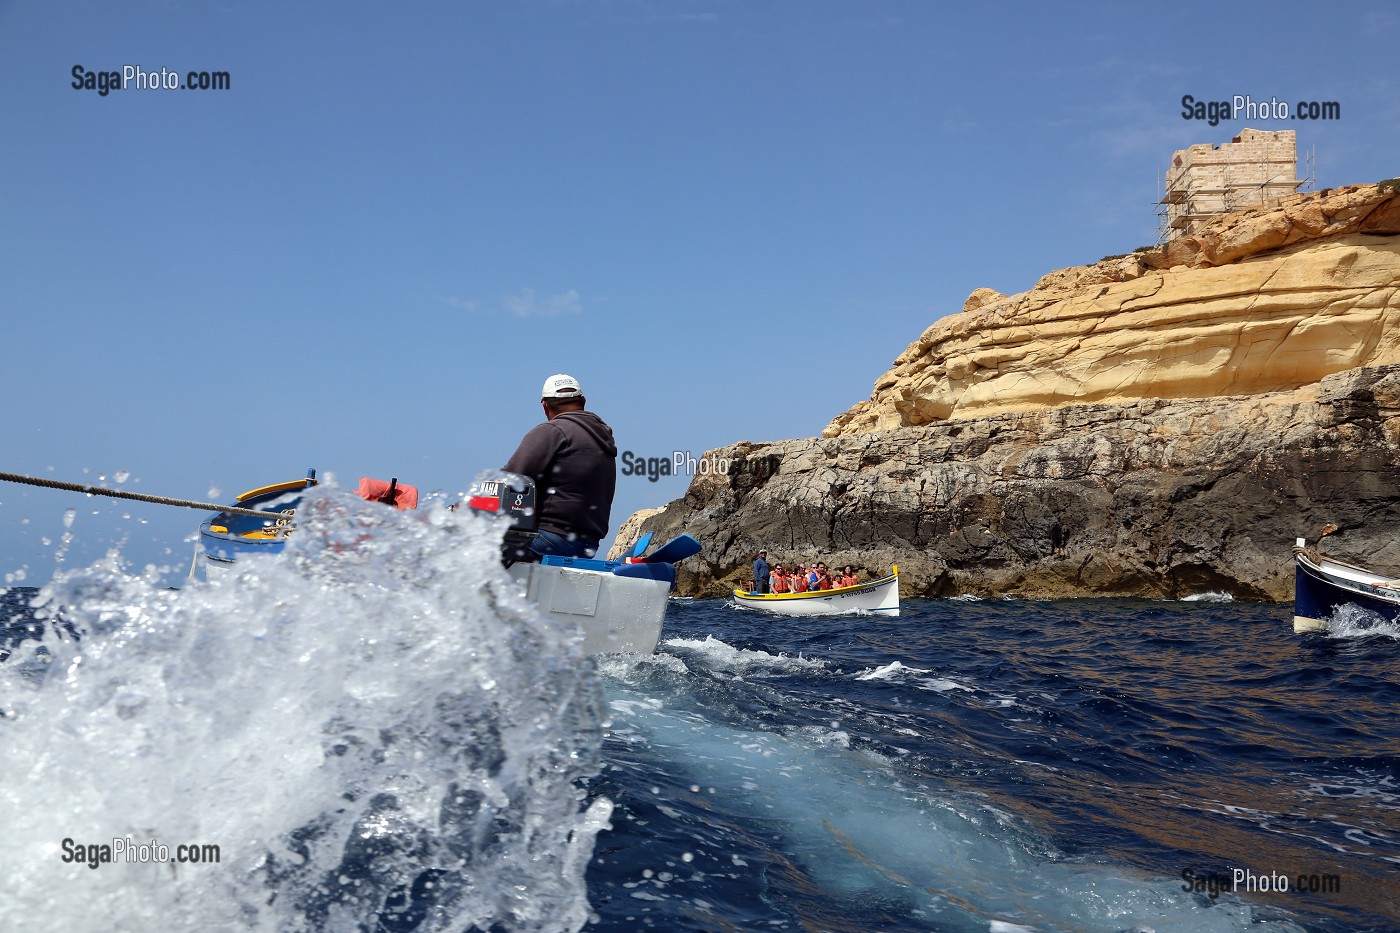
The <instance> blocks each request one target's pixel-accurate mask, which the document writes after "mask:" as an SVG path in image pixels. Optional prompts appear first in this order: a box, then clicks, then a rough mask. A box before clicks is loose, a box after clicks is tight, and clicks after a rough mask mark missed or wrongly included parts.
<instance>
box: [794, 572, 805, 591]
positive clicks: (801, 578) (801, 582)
mask: <svg viewBox="0 0 1400 933" xmlns="http://www.w3.org/2000/svg"><path fill="white" fill-rule="evenodd" d="M792 591H793V592H794V593H805V592H807V577H806V576H805V575H803V574H800V573H798V574H794V575H793V578H792Z"/></svg>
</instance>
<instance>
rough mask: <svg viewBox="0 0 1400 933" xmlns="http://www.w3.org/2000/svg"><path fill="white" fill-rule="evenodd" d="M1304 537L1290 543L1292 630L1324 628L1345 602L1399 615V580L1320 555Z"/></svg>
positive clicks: (1389, 615) (1386, 614) (1393, 616)
mask: <svg viewBox="0 0 1400 933" xmlns="http://www.w3.org/2000/svg"><path fill="white" fill-rule="evenodd" d="M1306 545H1307V542H1306V540H1305V539H1303V538H1299V539H1298V543H1297V544H1296V545H1294V547H1293V631H1294V632H1297V633H1300V634H1301V633H1304V632H1323V631H1326V630H1327V624H1328V621H1329V620H1330V619H1331V618H1332V616H1333V615H1334V614H1335V613H1336V611H1337V610H1338V609H1339V608H1341V607H1342V606H1344V605H1348V604H1350V605H1353V606H1358V607H1360V608H1362V609H1365V610H1367V611H1369V612H1374V613H1376V614H1377V615H1379V616H1381V617H1382V618H1384V619H1389V620H1392V621H1394V620H1396V619H1400V580H1397V579H1395V578H1394V577H1389V576H1384V575H1382V574H1378V573H1374V572H1372V571H1370V570H1367V569H1365V568H1363V567H1356V566H1354V565H1352V564H1347V563H1343V562H1342V561H1339V560H1333V559H1331V558H1330V557H1323V556H1321V555H1320V554H1318V552H1317V550H1316V549H1310V548H1308V547H1307V546H1306Z"/></svg>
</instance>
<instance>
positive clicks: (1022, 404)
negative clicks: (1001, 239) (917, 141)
mask: <svg viewBox="0 0 1400 933" xmlns="http://www.w3.org/2000/svg"><path fill="white" fill-rule="evenodd" d="M1397 234H1400V194H1397V192H1396V190H1395V186H1394V185H1389V184H1387V185H1366V186H1355V187H1350V188H1343V189H1338V190H1336V191H1326V192H1319V193H1316V194H1309V195H1297V196H1293V197H1290V198H1286V199H1285V200H1284V202H1283V203H1282V205H1281V206H1280V207H1278V208H1275V209H1273V210H1262V209H1261V210H1253V211H1245V212H1240V213H1237V214H1232V215H1228V216H1225V217H1222V218H1220V219H1219V220H1217V221H1215V222H1214V223H1213V224H1211V225H1208V226H1203V227H1200V228H1198V229H1197V230H1196V231H1195V232H1194V233H1193V234H1192V235H1190V236H1186V237H1182V238H1180V239H1178V240H1176V241H1173V242H1172V243H1171V244H1169V245H1168V246H1164V247H1160V248H1157V249H1152V250H1143V251H1139V252H1137V253H1133V254H1131V255H1127V256H1119V257H1111V258H1107V259H1104V260H1102V261H1100V262H1098V263H1095V264H1093V265H1089V266H1079V267H1075V268H1072V269H1062V270H1059V271H1057V272H1052V273H1050V274H1048V275H1046V276H1044V277H1042V278H1041V279H1040V281H1039V282H1038V283H1037V284H1036V286H1035V287H1034V288H1032V289H1031V290H1030V291H1028V292H1024V293H1022V294H1019V295H1010V296H1005V295H1001V294H999V293H997V292H995V291H993V290H991V289H978V290H977V291H975V292H973V294H972V295H971V296H969V298H968V300H967V303H966V305H965V306H964V310H963V311H962V312H961V313H958V314H953V315H950V316H948V317H946V318H943V319H942V320H939V321H937V322H935V323H934V324H933V325H932V326H931V327H929V328H928V329H927V330H926V331H925V332H924V334H923V335H922V336H921V337H920V338H919V339H918V340H916V341H915V342H914V343H913V344H911V345H910V346H909V348H908V349H907V350H906V351H905V352H904V353H903V354H901V355H900V357H899V358H898V359H897V360H896V361H895V365H894V368H893V369H891V370H890V371H889V372H887V373H885V374H884V375H883V376H881V377H880V378H879V379H878V380H877V381H876V383H875V389H874V392H873V393H872V395H871V397H870V399H869V400H868V401H865V402H861V403H860V404H858V405H856V406H855V407H853V408H851V409H850V410H849V411H847V412H845V413H843V414H841V415H839V416H838V417H837V418H836V419H835V420H833V421H832V422H831V424H830V425H829V426H828V427H827V429H826V431H825V432H824V436H823V437H821V438H811V439H806V440H795V441H784V442H781V443H772V444H752V443H748V442H744V443H740V444H735V445H733V446H731V447H728V448H723V449H721V450H718V451H713V452H712V455H714V456H722V457H728V458H729V460H730V470H729V473H728V475H701V476H697V477H696V478H695V480H694V481H693V482H692V483H691V485H690V488H689V490H688V491H687V493H686V495H685V497H684V498H682V499H679V500H677V501H675V502H673V503H671V504H670V505H668V506H667V508H666V509H665V510H664V511H663V512H661V513H659V514H654V515H651V516H649V517H646V518H642V519H640V520H638V521H637V522H635V524H630V525H629V526H628V533H629V534H630V535H631V538H626V536H625V535H621V534H620V535H619V541H623V540H624V539H625V540H628V541H630V540H633V539H635V536H636V534H638V533H640V531H641V530H642V529H643V528H645V529H650V530H653V531H654V532H655V533H656V534H657V535H658V537H659V539H662V540H664V539H666V538H669V537H671V536H673V535H675V534H679V533H681V532H688V533H690V534H692V535H695V536H696V537H697V538H698V539H699V540H700V541H701V543H702V545H703V547H704V550H703V552H702V553H701V554H700V555H699V556H697V557H695V558H692V559H690V560H687V561H684V562H683V563H682V564H681V565H680V567H679V568H678V571H679V572H678V580H677V582H678V585H679V587H680V590H681V592H683V593H687V594H689V595H723V594H724V593H726V592H727V590H728V588H729V587H730V586H732V585H733V584H734V583H736V582H738V581H739V580H743V579H747V574H748V573H749V566H750V563H749V562H750V561H751V560H752V555H753V553H754V552H755V551H756V550H757V549H758V548H759V547H766V548H767V549H768V552H769V558H770V560H776V561H781V562H784V563H787V562H792V561H801V562H804V563H805V562H808V561H811V560H825V561H826V562H827V563H828V564H837V565H843V564H846V563H852V564H855V565H857V566H858V567H861V568H862V569H863V570H864V571H866V572H867V573H870V574H881V573H884V572H887V571H888V569H889V566H890V564H893V563H898V564H899V567H900V573H901V590H902V592H903V593H904V594H906V595H927V596H951V595H958V594H962V593H972V594H977V595H983V596H995V595H1023V596H1080V595H1136V596H1149V597H1157V598H1180V597H1184V596H1189V595H1193V594H1200V593H1205V592H1208V591H1223V592H1227V593H1229V594H1231V595H1233V596H1235V597H1237V598H1248V599H1270V600H1285V599H1288V598H1290V597H1291V595H1292V590H1293V583H1292V561H1291V554H1290V547H1291V546H1292V544H1293V542H1294V539H1296V538H1298V537H1306V538H1308V539H1309V540H1310V541H1311V540H1313V539H1315V538H1316V537H1317V534H1318V532H1319V531H1320V529H1321V528H1322V527H1323V526H1324V525H1326V524H1327V523H1329V522H1332V523H1336V524H1338V525H1340V526H1341V529H1342V530H1341V533H1339V534H1336V535H1334V536H1331V537H1329V538H1327V540H1326V542H1325V545H1324V552H1325V553H1328V554H1332V555H1334V556H1337V557H1340V558H1341V559H1343V560H1350V561H1352V562H1356V563H1363V564H1367V565H1369V566H1374V567H1375V568H1376V569H1377V570H1382V571H1383V570H1384V569H1385V568H1387V567H1389V568H1393V570H1394V572H1395V573H1396V576H1397V577H1400V535H1396V533H1395V532H1396V529H1397V528H1398V527H1400V522H1397V520H1400V236H1397Z"/></svg>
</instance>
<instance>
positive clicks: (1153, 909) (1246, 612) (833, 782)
mask: <svg viewBox="0 0 1400 933" xmlns="http://www.w3.org/2000/svg"><path fill="white" fill-rule="evenodd" d="M33 595H34V591H33V590H11V591H10V592H9V593H8V594H7V595H5V596H4V597H3V604H0V605H3V607H4V608H0V623H4V622H5V621H6V620H7V619H10V620H12V621H11V622H10V624H9V625H8V626H7V628H6V631H5V632H4V635H5V636H6V640H7V641H9V642H10V643H13V642H14V641H15V639H17V638H18V637H21V636H22V635H23V634H24V633H25V628H24V627H25V626H27V625H32V624H33V623H32V616H31V613H30V612H29V610H26V609H23V608H22V605H23V604H24V603H26V602H27V601H28V600H29V599H30V598H32V596H33ZM598 671H599V675H600V681H601V688H602V696H603V699H604V700H605V702H606V710H607V712H606V716H607V719H606V721H605V722H604V725H603V728H604V733H603V740H602V746H601V759H600V762H599V764H598V769H599V773H598V774H597V775H596V776H595V777H593V778H591V779H587V780H583V781H578V782H576V785H577V786H579V787H580V788H581V792H582V797H581V799H582V801H583V802H587V801H599V800H603V799H604V798H606V799H607V800H610V801H611V803H612V805H613V810H612V813H611V818H610V821H609V827H610V828H606V829H603V830H602V831H601V832H599V833H598V835H597V837H596V842H595V844H594V846H593V851H592V857H591V860H590V861H589V862H588V865H587V869H586V874H585V877H586V884H587V899H588V903H589V908H588V909H589V910H590V911H591V916H590V918H589V919H588V920H587V922H586V927H585V928H586V929H589V930H595V931H600V933H601V931H624V930H637V929H658V930H696V931H701V930H704V931H709V930H726V929H728V930H750V929H763V930H793V931H799V930H803V931H805V930H823V931H826V930H830V931H847V930H849V931H866V930H877V929H878V930H908V931H923V930H980V931H987V930H992V931H1001V933H1014V931H1020V930H1066V931H1081V930H1135V929H1156V930H1177V929H1245V928H1261V927H1260V925H1261V924H1262V928H1263V929H1304V930H1326V931H1333V930H1336V931H1340V930H1376V931H1380V930H1395V929H1400V719H1398V718H1397V715H1396V714H1397V709H1400V628H1397V627H1395V626H1394V625H1389V624H1386V623H1382V622H1380V621H1378V620H1367V619H1365V618H1348V619H1339V620H1338V624H1337V625H1336V626H1335V631H1334V633H1333V634H1326V635H1306V636H1298V635H1294V634H1293V632H1292V630H1291V612H1290V608H1289V607H1282V606H1270V605H1250V604H1240V603H1233V602H1228V601H1212V600H1210V599H1203V600H1199V601H1183V602H1170V603H1168V602H1152V601H1142V600H1104V599H1082V600H1064V601H1032V600H1006V601H971V600H969V601H960V600H940V601H928V600H905V601H904V603H903V605H902V613H901V615H900V616H899V617H898V618H893V619H891V618H883V617H873V616H857V617H835V618H813V619H789V618H781V617H773V616H769V615H767V614H763V613H759V612H754V611H747V610H739V609H736V608H734V607H732V606H730V605H728V604H727V603H725V602H723V601H698V600H685V599H673V600H672V601H671V607H670V611H669V614H668V618H667V624H666V630H665V633H664V635H663V643H662V645H661V648H660V650H659V651H658V653H657V654H656V655H655V656H650V657H638V656H610V657H604V658H602V659H600V660H599V662H598ZM1237 873H1240V874H1239V875H1237ZM84 877H85V876H84ZM1237 877H1241V878H1243V879H1244V882H1243V883H1242V884H1240V885H1239V886H1238V888H1236V886H1235V884H1234V879H1236V878H1237ZM80 880H81V879H80ZM1280 882H1282V883H1280ZM523 883H524V884H525V887H528V886H529V885H528V882H523ZM1284 885H1286V887H1287V890H1278V888H1280V887H1282V886H1284ZM1249 887H1252V888H1253V890H1246V888H1249ZM1261 888H1262V889H1263V890H1261ZM522 890H523V889H522ZM325 915H326V916H327V917H333V916H334V913H333V912H329V913H326V914H325ZM317 916H320V915H317ZM390 919H392V918H390ZM410 919H412V918H410ZM411 926H412V924H411V923H407V924H406V923H404V922H397V923H391V922H390V921H389V920H385V922H384V926H382V927H381V928H383V929H390V928H392V929H403V928H411ZM429 926H432V924H431V922H430V923H427V924H425V928H426V927H429ZM443 926H445V927H446V928H452V927H451V923H450V922H448V923H445V924H443ZM512 926H514V927H516V928H525V927H527V926H528V924H524V925H522V924H518V923H517V924H514V925H512V924H511V923H504V924H502V925H501V926H500V927H498V928H502V929H507V928H512ZM170 928H172V929H174V928H181V927H179V926H178V925H176V926H171V927H170ZM298 928H321V929H332V928H334V929H342V928H343V929H375V926H374V924H373V923H372V922H369V923H366V922H365V921H360V922H359V923H358V925H357V924H356V923H351V924H349V925H346V926H337V925H336V924H335V923H333V922H332V921H331V920H330V919H327V920H325V921H324V922H321V921H317V922H315V923H311V924H310V926H309V927H298ZM540 928H548V923H547V922H546V923H544V924H542V925H541V926H540Z"/></svg>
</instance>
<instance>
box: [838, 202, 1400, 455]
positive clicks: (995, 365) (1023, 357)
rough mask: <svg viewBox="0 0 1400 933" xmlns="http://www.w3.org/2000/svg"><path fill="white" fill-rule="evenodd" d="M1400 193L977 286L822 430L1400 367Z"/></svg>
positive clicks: (1234, 217) (1246, 216) (1246, 388)
mask: <svg viewBox="0 0 1400 933" xmlns="http://www.w3.org/2000/svg"><path fill="white" fill-rule="evenodd" d="M1396 234H1400V195H1397V194H1396V193H1395V192H1394V191H1391V190H1383V189H1382V188H1381V187H1380V186H1377V185H1367V186H1355V187H1351V188H1344V189H1339V190H1337V191H1329V192H1320V193H1316V194H1308V195H1295V196H1293V197H1291V198H1288V199H1285V202H1284V204H1283V205H1282V206H1281V207H1279V208H1276V209H1273V210H1262V209H1261V210H1254V211H1244V212H1240V213H1238V214H1231V215H1227V216H1225V217H1223V218H1221V219H1220V220H1218V221H1216V222H1215V223H1214V224H1212V225H1209V226H1206V227H1204V228H1203V229H1201V230H1200V231H1199V232H1198V233H1196V234H1194V235H1192V236H1187V237H1182V238H1181V239H1179V240H1176V241H1173V242H1172V243H1170V244H1169V245H1167V246H1165V247H1160V248H1158V249H1155V250H1146V251H1142V252H1139V253H1134V254H1131V255H1129V256H1122V257H1115V258H1111V259H1106V260H1103V261H1101V262H1099V263H1096V264H1094V265H1091V266H1079V267H1075V268H1072V269H1063V270H1060V271H1058V272H1053V273H1050V274H1049V275H1046V276H1044V277H1043V278H1041V280H1040V281H1039V282H1038V283H1037V284H1036V286H1035V287H1034V288H1032V289H1031V290H1030V291H1028V292H1023V293H1021V294H1018V295H1012V296H1009V297H997V293H995V292H992V291H991V290H990V289H978V290H977V291H976V292H974V293H973V294H972V295H971V296H970V297H969V298H968V301H967V304H966V305H965V308H966V310H965V311H964V312H963V313H961V314H953V315H949V316H948V317H945V318H943V319H941V320H939V321H937V322H935V323H934V324H933V325H932V326H931V327H929V328H928V329H927V330H926V331H925V332H924V334H923V335H922V336H921V337H920V338H919V339H918V340H917V341H915V342H914V343H913V344H911V345H910V346H909V348H908V349H907V350H905V351H904V353H903V354H901V355H900V357H899V358H898V359H897V360H895V365H894V368H893V369H891V370H890V371H889V372H887V373H885V375H883V376H881V377H880V378H879V379H878V380H877V381H876V383H875V389H874V392H873V393H872V395H871V397H870V399H869V400H868V401H865V402H861V403H859V404H857V405H856V406H854V407H853V408H851V409H850V410H848V411H846V412H844V413H843V414H841V415H838V416H837V417H836V418H835V419H834V420H833V421H832V422H831V424H830V425H828V426H827V428H826V430H825V431H824V432H823V434H824V436H826V437H840V436H847V435H851V434H859V433H864V432H869V431H887V430H891V429H894V428H900V427H912V426H918V425H927V424H931V423H934V422H938V421H949V420H966V419H974V418H985V417H987V416H990V415H996V414H1002V413H1010V412H1029V411H1037V410H1041V409H1045V408H1054V407H1057V406H1062V405H1083V404H1096V403H1097V404H1126V403H1130V402H1134V401H1137V400H1139V399H1184V398H1211V397H1216V396H1222V395H1246V394H1258V393H1269V392H1279V391H1284V390H1291V389H1296V388H1299V387H1302V386H1305V385H1309V384H1312V383H1315V382H1317V381H1318V380H1319V379H1321V378H1323V377H1324V376H1327V375H1331V374H1334V373H1340V372H1344V371H1346V370H1349V369H1354V368H1357V367H1362V366H1378V365H1386V364H1389V363H1396V362H1400V237H1397V236H1396Z"/></svg>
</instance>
